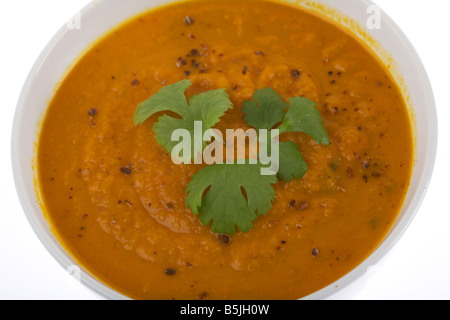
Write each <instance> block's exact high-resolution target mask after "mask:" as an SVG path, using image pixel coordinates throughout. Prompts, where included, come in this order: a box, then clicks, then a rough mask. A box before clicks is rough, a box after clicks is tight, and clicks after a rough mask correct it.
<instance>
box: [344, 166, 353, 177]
mask: <svg viewBox="0 0 450 320" xmlns="http://www.w3.org/2000/svg"><path fill="white" fill-rule="evenodd" d="M346 172H347V177H349V178H353V169H352V168H351V167H347V170H346Z"/></svg>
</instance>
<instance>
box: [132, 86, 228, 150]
mask: <svg viewBox="0 0 450 320" xmlns="http://www.w3.org/2000/svg"><path fill="white" fill-rule="evenodd" d="M190 85H191V81H190V80H182V81H179V82H176V83H174V84H171V85H168V86H166V87H163V88H162V89H161V90H160V91H158V92H157V93H156V94H154V95H153V96H151V97H150V98H149V99H147V100H146V101H144V102H142V103H140V104H139V105H138V107H137V109H136V111H135V113H134V117H133V121H134V125H135V126H138V125H140V124H142V123H144V122H145V121H146V120H147V119H148V118H150V117H151V116H152V115H154V114H156V113H158V112H173V113H175V114H177V115H178V116H180V117H181V119H180V118H175V117H172V116H170V115H167V114H164V115H162V116H161V117H159V118H158V121H157V122H156V123H155V124H154V126H153V131H154V132H155V139H156V141H157V142H158V144H159V145H160V146H161V147H163V148H164V149H165V150H166V151H167V152H169V153H171V152H172V149H173V148H174V147H175V146H176V145H177V142H176V141H172V139H171V137H172V133H173V131H175V130H176V129H186V130H188V131H189V133H190V136H191V139H192V141H191V146H192V148H194V146H195V143H194V123H195V121H201V122H202V124H203V125H202V136H203V134H204V133H205V132H206V131H207V130H208V129H211V128H212V127H213V126H214V125H216V124H217V123H218V122H219V120H220V118H221V117H222V116H223V115H224V114H225V112H226V111H227V110H228V109H231V108H232V107H233V104H232V103H231V101H230V99H229V97H228V94H227V93H226V91H225V89H217V90H211V91H207V92H204V93H201V94H198V95H194V96H192V97H191V98H190V99H189V100H188V99H187V98H186V95H185V91H186V89H187V88H188V87H189V86H190ZM205 147H206V143H205V142H203V145H202V151H203V150H204V148H205ZM191 154H192V156H193V157H195V156H196V154H195V153H194V152H192V153H191Z"/></svg>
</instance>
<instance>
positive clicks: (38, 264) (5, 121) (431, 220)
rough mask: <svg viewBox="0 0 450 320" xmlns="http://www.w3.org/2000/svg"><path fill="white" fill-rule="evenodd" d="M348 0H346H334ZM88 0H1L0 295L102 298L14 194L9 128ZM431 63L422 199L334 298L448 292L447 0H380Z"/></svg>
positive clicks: (437, 296)
mask: <svg viewBox="0 0 450 320" xmlns="http://www.w3.org/2000/svg"><path fill="white" fill-rule="evenodd" d="M338 1H351V0H338ZM88 2H89V1H88V0H71V1H61V0H39V1H36V0H21V1H19V0H17V1H1V2H0V93H1V94H0V108H1V109H0V110H1V113H2V114H1V115H0V144H1V145H0V150H2V151H1V152H2V154H3V155H2V156H1V157H0V161H1V162H0V168H1V170H2V173H1V175H0V206H1V209H0V212H1V213H0V214H1V218H0V299H2V300H19V299H20V300H25V299H27V300H31V299H33V300H35V299H58V300H59V299H102V298H101V297H99V296H97V295H96V294H95V293H93V292H91V291H90V290H89V289H86V288H85V287H83V286H82V285H80V284H79V283H78V282H77V281H75V279H74V278H73V277H72V276H70V275H69V274H68V273H67V272H66V271H65V270H63V268H62V267H60V265H59V264H58V263H57V262H56V261H55V260H54V259H53V258H52V257H51V256H50V254H49V253H48V252H47V251H46V250H45V249H44V247H43V246H42V245H41V243H40V242H39V240H38V238H37V237H36V236H35V234H34V232H33V231H32V229H31V227H30V225H29V224H28V221H27V220H26V218H25V215H24V213H23V211H22V208H21V206H20V203H19V200H18V198H17V195H16V190H15V187H14V181H13V176H12V171H11V160H10V158H11V157H10V136H11V130H12V121H13V115H14V110H15V106H16V103H17V100H18V97H19V94H20V90H21V88H22V86H23V84H24V81H25V78H26V76H27V74H28V72H29V70H30V69H31V67H32V65H33V63H34V61H35V60H36V59H37V57H38V55H39V53H40V52H41V51H42V50H43V49H44V47H45V45H46V44H47V43H48V41H49V40H50V39H51V38H52V37H53V35H54V34H55V33H56V31H57V30H59V28H60V27H61V26H63V25H64V24H65V23H66V22H67V21H68V20H69V19H70V18H71V17H72V16H74V14H75V13H77V12H78V11H79V9H81V8H82V7H84V6H85V5H86V4H87V3H88ZM376 3H377V4H378V5H379V6H380V7H381V8H382V9H383V10H384V11H385V12H386V13H387V14H388V15H390V16H391V18H393V20H394V21H396V22H397V24H398V25H399V26H400V28H401V29H402V30H403V31H404V32H405V33H406V35H407V36H408V37H409V39H410V40H411V42H412V43H413V45H414V46H415V48H416V50H417V51H418V53H419V55H420V57H421V58H422V60H423V63H424V65H425V68H426V69H427V71H428V74H429V77H430V79H431V82H432V85H433V89H434V92H435V97H436V102H437V109H438V117H439V150H438V155H437V162H436V167H435V172H434V176H433V179H432V182H431V185H430V188H429V191H428V193H427V196H426V198H425V200H424V202H423V203H422V206H421V208H420V210H419V212H418V214H417V216H416V218H415V219H414V221H413V222H412V224H411V225H410V227H409V228H408V230H407V231H406V233H405V234H404V236H403V237H402V238H401V239H400V241H399V242H398V243H397V245H396V246H395V247H394V248H393V249H392V250H391V251H390V252H389V254H388V255H387V256H386V257H385V258H384V259H383V260H382V261H381V262H380V264H379V265H377V267H376V268H375V269H373V270H372V271H371V272H370V273H369V274H368V275H367V276H365V277H364V278H362V279H360V280H359V281H357V282H356V283H355V284H354V285H351V286H349V287H347V288H345V289H343V290H342V291H340V292H339V293H338V294H337V295H335V296H333V297H332V298H333V299H371V300H379V299H389V300H399V299H402V300H403V299H405V300H431V299H433V300H444V299H445V300H447V299H450V247H449V246H450V204H449V200H450V190H449V189H450V188H449V189H447V188H448V181H449V178H450V164H449V161H448V160H449V156H450V124H449V123H447V120H450V104H449V101H450V95H449V93H450V45H449V36H448V33H449V31H450V27H449V23H450V21H449V13H450V1H448V0H429V1H426V2H425V1H423V0H378V1H376Z"/></svg>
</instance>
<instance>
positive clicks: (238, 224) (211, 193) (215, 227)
mask: <svg viewBox="0 0 450 320" xmlns="http://www.w3.org/2000/svg"><path fill="white" fill-rule="evenodd" d="M260 169H261V165H252V164H215V165H211V166H208V167H205V168H203V169H202V170H200V171H199V172H197V174H195V175H194V176H193V177H192V180H191V182H190V183H189V184H188V186H187V188H186V192H187V193H188V195H187V197H186V207H188V208H190V209H191V210H192V212H193V213H194V214H195V215H199V218H200V221H201V222H202V223H203V224H205V225H209V224H211V223H212V226H211V228H212V231H213V232H216V233H225V234H233V233H235V232H236V228H238V229H239V230H240V231H242V232H248V231H250V229H251V228H252V227H253V225H252V222H253V221H254V220H255V219H256V218H257V216H259V215H265V214H266V213H267V212H268V211H269V210H270V208H271V207H272V201H273V200H274V197H275V191H274V189H273V188H272V186H271V184H275V183H276V182H277V179H276V177H275V176H264V175H261V173H260Z"/></svg>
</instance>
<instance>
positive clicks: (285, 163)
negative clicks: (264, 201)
mask: <svg viewBox="0 0 450 320" xmlns="http://www.w3.org/2000/svg"><path fill="white" fill-rule="evenodd" d="M306 171H308V165H307V164H306V162H305V160H304V159H303V156H302V154H301V153H300V151H298V146H297V145H296V144H295V143H294V142H292V141H288V142H280V167H279V169H278V178H279V179H280V180H283V181H287V182H289V181H292V180H293V179H300V178H303V176H304V175H305V173H306Z"/></svg>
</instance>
